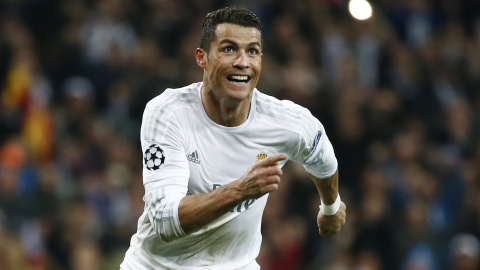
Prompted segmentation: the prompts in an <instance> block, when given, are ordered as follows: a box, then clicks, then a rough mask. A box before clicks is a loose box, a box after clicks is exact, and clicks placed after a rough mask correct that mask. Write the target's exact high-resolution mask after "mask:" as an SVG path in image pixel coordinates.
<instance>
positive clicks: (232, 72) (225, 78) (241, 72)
mask: <svg viewBox="0 0 480 270" xmlns="http://www.w3.org/2000/svg"><path fill="white" fill-rule="evenodd" d="M215 36H216V39H215V40H214V41H212V43H211V45H210V52H208V55H207V56H206V57H204V63H203V66H202V65H201V66H202V67H203V68H204V69H205V76H206V77H205V78H206V84H207V85H206V86H207V87H209V89H211V91H212V94H213V95H214V96H215V97H216V98H217V99H219V100H221V99H227V100H237V101H241V100H244V99H246V98H248V97H250V96H251V93H252V91H253V88H255V86H256V85H257V82H258V79H259V77H260V72H261V70H262V57H263V54H262V52H261V42H262V37H261V33H260V31H259V30H258V29H256V28H254V27H243V26H240V25H236V24H230V23H223V24H219V25H218V26H217V29H216V31H215ZM197 60H198V58H197ZM199 65H200V63H199ZM204 80H205V79H204Z"/></svg>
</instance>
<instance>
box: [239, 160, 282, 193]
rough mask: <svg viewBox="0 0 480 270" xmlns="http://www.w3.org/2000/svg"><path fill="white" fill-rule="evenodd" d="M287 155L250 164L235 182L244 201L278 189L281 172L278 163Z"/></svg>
mask: <svg viewBox="0 0 480 270" xmlns="http://www.w3.org/2000/svg"><path fill="white" fill-rule="evenodd" d="M286 158H287V155H285V154H278V155H274V156H269V157H267V158H266V159H264V160H261V161H259V162H256V163H254V164H252V165H251V166H250V167H249V168H248V169H247V171H246V172H245V174H244V175H243V176H242V177H241V178H240V179H238V180H237V181H236V182H237V183H236V188H237V189H238V191H239V192H240V193H241V194H242V195H243V196H244V199H256V198H259V197H261V196H263V195H265V194H266V193H269V192H272V191H275V190H277V189H278V184H279V183H280V177H281V176H282V174H283V172H282V169H280V168H279V167H277V165H278V162H279V161H281V160H285V159H286Z"/></svg>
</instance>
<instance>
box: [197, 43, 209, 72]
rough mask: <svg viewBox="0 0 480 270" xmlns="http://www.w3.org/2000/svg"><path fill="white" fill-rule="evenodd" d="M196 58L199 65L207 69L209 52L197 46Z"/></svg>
mask: <svg viewBox="0 0 480 270" xmlns="http://www.w3.org/2000/svg"><path fill="white" fill-rule="evenodd" d="M195 60H196V61H197V65H198V66H199V67H201V68H202V69H205V66H206V62H207V52H206V51H205V50H203V49H200V48H197V49H196V50H195Z"/></svg>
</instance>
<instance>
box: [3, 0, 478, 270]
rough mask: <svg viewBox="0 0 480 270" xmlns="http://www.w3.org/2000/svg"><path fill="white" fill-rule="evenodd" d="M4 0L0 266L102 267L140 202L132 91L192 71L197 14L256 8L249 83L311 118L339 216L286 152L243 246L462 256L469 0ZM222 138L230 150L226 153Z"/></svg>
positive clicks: (472, 151)
mask: <svg viewBox="0 0 480 270" xmlns="http://www.w3.org/2000/svg"><path fill="white" fill-rule="evenodd" d="M372 3H373V4H374V16H373V18H371V19H370V20H367V21H356V20H354V19H353V18H352V17H351V16H350V15H349V13H348V8H347V5H348V3H347V1H346V0H304V1H282V0H261V1H260V0H257V1H220V0H217V1H215V0H209V1H207V0H177V1H174V0H150V1H149V0H99V1H92V0H4V1H2V2H1V3H0V33H1V35H0V91H1V92H0V94H1V95H0V269H2V270H4V269H8V270H10V269H15V270H16V269H27V270H29V269H88V270H95V269H118V266H119V263H120V262H121V261H122V259H123V255H124V253H125V251H126V250H127V248H128V245H129V240H130V237H131V236H132V234H133V233H134V232H135V231H136V223H137V219H138V217H139V216H140V214H141V213H142V211H143V201H142V196H143V192H144V191H143V186H142V180H141V179H142V176H141V166H142V155H141V149H140V144H139V128H140V124H141V117H142V113H143V109H144V106H145V104H146V102H147V101H148V100H149V99H151V98H153V97H154V96H156V95H158V94H160V93H161V92H162V91H163V90H164V89H166V88H167V87H181V86H184V85H187V84H190V83H193V82H197V81H200V80H201V79H202V70H201V69H200V68H198V67H197V65H196V63H195V60H194V51H195V48H196V47H197V46H198V44H199V29H200V25H201V23H202V22H203V18H204V17H205V14H206V13H207V12H209V11H212V10H214V9H217V8H220V7H224V6H227V5H237V6H241V7H247V8H249V9H251V10H252V11H254V12H255V13H256V14H258V15H259V17H260V18H261V20H262V22H263V24H264V31H263V35H264V39H265V44H264V58H263V59H264V61H263V73H262V77H261V80H260V83H259V85H258V88H259V90H260V91H262V92H264V93H267V94H270V95H273V96H276V97H278V98H281V99H289V100H292V101H294V102H296V103H299V104H301V105H303V106H305V107H307V108H308V109H310V110H311V112H312V113H313V114H314V115H315V116H316V117H318V118H319V119H320V121H321V122H322V123H323V124H324V126H325V128H326V131H327V134H328V136H329V138H330V140H331V141H332V143H333V146H334V148H335V152H336V155H337V158H338V160H339V171H340V188H341V195H342V199H343V200H344V201H345V202H346V204H347V206H348V207H347V209H348V210H347V212H348V215H347V224H346V225H345V226H344V227H343V228H342V231H341V232H340V233H339V234H338V235H336V236H333V237H320V236H319V235H318V232H317V227H316V214H317V212H318V204H319V197H318V194H317V191H316V189H315V186H314V185H313V183H311V182H310V180H308V178H307V177H306V175H305V173H304V171H303V168H301V167H299V166H297V165H294V164H287V166H286V167H285V169H284V172H285V175H284V177H283V181H282V184H281V186H280V189H279V190H278V191H276V192H274V193H273V194H271V196H270V199H269V203H268V204H267V208H266V210H265V215H264V222H263V227H262V231H263V236H264V240H263V245H262V251H261V254H260V256H259V258H258V262H259V263H260V264H261V265H262V269H265V270H287V269H402V270H403V269H463V270H469V269H472V270H473V269H480V262H479V260H480V259H479V256H480V255H479V242H478V241H479V240H478V239H479V238H480V199H479V198H480V195H479V194H480V136H479V135H480V91H479V90H480V20H479V18H480V16H479V15H480V4H479V2H478V1H474V0H463V1H460V0H459V1H449V0H436V1H435V0H431V1H430V0H407V1H405V0H378V1H373V2H372ZM232 154H234V153H232Z"/></svg>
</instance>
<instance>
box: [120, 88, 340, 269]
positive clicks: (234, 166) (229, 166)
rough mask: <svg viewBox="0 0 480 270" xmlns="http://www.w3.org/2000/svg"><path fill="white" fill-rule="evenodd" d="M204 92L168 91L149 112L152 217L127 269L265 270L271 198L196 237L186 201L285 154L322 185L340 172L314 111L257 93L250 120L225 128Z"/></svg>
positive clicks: (145, 126)
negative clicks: (264, 229) (181, 207)
mask: <svg viewBox="0 0 480 270" xmlns="http://www.w3.org/2000/svg"><path fill="white" fill-rule="evenodd" d="M202 85H203V84H202V83H195V84H191V85H189V86H186V87H183V88H180V89H167V90H166V91H165V92H164V93H162V94H161V95H159V96H157V97H156V98H154V99H152V100H151V101H150V102H149V103H148V104H147V106H146V108H145V112H144V115H143V120H142V129H141V144H142V152H143V153H144V156H143V157H144V158H143V159H144V160H143V161H144V162H143V164H144V167H143V183H144V185H145V190H146V191H145V196H144V201H145V210H144V213H143V214H142V216H141V217H140V219H139V220H138V230H137V233H136V234H134V235H133V237H132V239H131V243H130V248H129V249H128V251H127V253H126V256H125V259H124V262H123V263H122V265H121V269H136V270H137V269H186V270H196V269H221V270H229V269H245V270H251V269H260V266H259V265H258V264H257V263H256V261H255V258H256V257H257V256H258V253H259V251H260V246H261V241H262V236H261V233H260V226H261V220H262V214H263V210H264V208H265V205H266V202H267V198H268V194H266V195H264V196H263V197H261V198H259V199H256V200H247V201H244V202H242V203H240V204H239V205H238V206H236V207H234V208H233V209H232V210H231V211H230V212H228V213H226V214H224V215H223V216H221V217H220V218H218V219H217V220H215V221H213V222H212V223H210V224H208V225H206V226H205V227H203V228H202V229H201V230H199V231H197V232H195V233H192V234H190V235H185V233H184V232H183V230H182V229H181V226H180V223H179V219H178V204H179V202H180V200H181V199H182V198H183V197H184V196H187V195H188V194H197V193H207V192H210V191H212V190H214V189H215V188H217V187H219V186H223V185H226V184H228V183H230V182H232V181H234V180H237V179H239V178H240V177H241V176H242V175H243V174H244V173H245V172H246V170H247V168H248V167H249V166H250V165H252V164H253V163H255V162H256V161H258V160H261V159H263V158H265V157H267V156H270V155H274V154H279V153H285V154H287V156H288V160H292V161H294V162H296V163H299V164H303V165H304V166H305V169H306V170H307V171H308V172H310V173H311V174H313V175H315V176H317V177H319V178H327V177H329V176H331V175H333V174H334V173H335V171H336V170H337V160H336V158H335V155H334V152H333V148H332V145H331V143H330V141H329V140H328V138H327V135H326V134H325V130H324V128H323V126H322V124H321V123H320V122H319V121H318V120H317V119H316V118H315V117H313V116H312V114H311V113H310V112H309V111H308V110H307V109H305V108H303V107H301V106H299V105H296V104H294V103H293V102H291V101H280V100H278V99H276V98H273V97H271V96H268V95H266V94H263V93H261V92H259V91H258V90H257V89H254V91H253V97H252V103H251V107H250V112H249V115H248V119H247V121H246V122H245V123H243V124H242V125H240V126H236V127H225V126H221V125H218V124H216V123H215V122H213V121H212V120H211V119H210V118H209V117H208V116H207V114H206V112H205V110H204V108H203V105H202V101H201V95H200V91H201V89H202ZM285 162H286V161H282V162H280V164H279V165H278V166H279V167H282V166H283V165H284V164H285Z"/></svg>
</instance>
